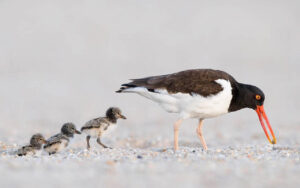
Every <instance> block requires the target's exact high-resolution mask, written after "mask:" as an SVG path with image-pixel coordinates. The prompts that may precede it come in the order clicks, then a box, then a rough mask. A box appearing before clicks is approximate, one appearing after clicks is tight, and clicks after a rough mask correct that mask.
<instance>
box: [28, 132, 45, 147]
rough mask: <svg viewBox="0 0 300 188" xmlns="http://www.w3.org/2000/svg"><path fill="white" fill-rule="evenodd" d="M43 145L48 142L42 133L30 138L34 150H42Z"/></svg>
mask: <svg viewBox="0 0 300 188" xmlns="http://www.w3.org/2000/svg"><path fill="white" fill-rule="evenodd" d="M43 144H46V140H45V138H44V137H43V135H42V134H40V133H37V134H34V135H33V136H32V137H31V138H30V145H31V146H33V147H34V148H37V149H40V148H41V147H42V145H43Z"/></svg>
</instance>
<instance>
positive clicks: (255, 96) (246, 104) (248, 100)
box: [229, 83, 276, 144]
mask: <svg viewBox="0 0 300 188" xmlns="http://www.w3.org/2000/svg"><path fill="white" fill-rule="evenodd" d="M232 95H233V96H232V100H231V103H230V107H229V112H233V111H237V110H240V109H242V108H251V109H253V110H255V111H256V113H257V115H258V118H259V121H260V123H261V126H262V128H263V130H264V132H265V134H266V136H267V138H268V140H269V142H270V143H271V144H276V138H275V135H274V132H273V130H272V127H271V125H270V122H269V120H268V117H267V115H266V113H265V110H264V101H265V95H264V93H263V92H262V90H260V89H259V88H258V87H256V86H252V85H246V84H241V83H238V84H237V85H236V87H233V89H232ZM264 120H265V121H266V123H267V126H268V128H269V130H270V132H271V134H272V137H273V139H272V140H271V139H270V136H269V134H268V131H267V129H266V126H265V123H264Z"/></svg>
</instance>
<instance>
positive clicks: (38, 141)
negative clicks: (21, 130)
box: [17, 133, 46, 156]
mask: <svg viewBox="0 0 300 188" xmlns="http://www.w3.org/2000/svg"><path fill="white" fill-rule="evenodd" d="M43 144H46V140H45V138H44V137H43V135H41V134H39V133H38V134H34V135H33V136H32V137H31V138H30V144H29V145H26V146H23V147H21V148H20V149H18V151H17V155H18V156H24V155H35V154H36V153H37V151H41V149H42V145H43Z"/></svg>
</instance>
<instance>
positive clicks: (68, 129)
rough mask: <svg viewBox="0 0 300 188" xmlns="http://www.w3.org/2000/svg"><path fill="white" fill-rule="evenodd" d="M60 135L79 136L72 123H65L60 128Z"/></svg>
mask: <svg viewBox="0 0 300 188" xmlns="http://www.w3.org/2000/svg"><path fill="white" fill-rule="evenodd" d="M61 133H62V134H64V135H66V136H67V137H73V136H74V134H81V132H80V131H78V130H77V129H76V127H75V125H74V124H73V123H65V124H63V126H62V128H61Z"/></svg>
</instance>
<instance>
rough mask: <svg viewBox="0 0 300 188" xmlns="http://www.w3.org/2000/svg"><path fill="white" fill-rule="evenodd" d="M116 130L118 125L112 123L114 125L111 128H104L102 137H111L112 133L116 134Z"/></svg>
mask: <svg viewBox="0 0 300 188" xmlns="http://www.w3.org/2000/svg"><path fill="white" fill-rule="evenodd" d="M116 128H117V124H115V123H112V124H110V125H109V126H106V127H104V128H103V129H102V134H101V136H104V137H106V136H109V135H111V133H112V132H114V131H115V129H116Z"/></svg>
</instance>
